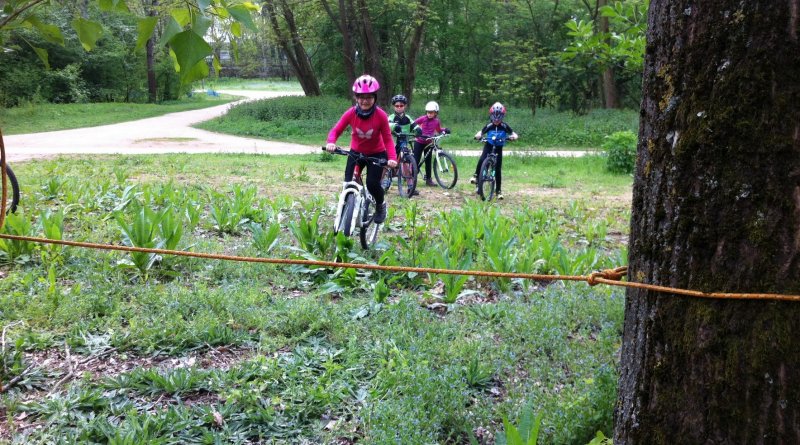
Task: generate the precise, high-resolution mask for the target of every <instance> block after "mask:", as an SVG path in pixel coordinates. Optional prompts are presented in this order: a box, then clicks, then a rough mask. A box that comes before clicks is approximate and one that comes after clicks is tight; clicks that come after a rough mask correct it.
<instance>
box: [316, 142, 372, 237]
mask: <svg viewBox="0 0 800 445" xmlns="http://www.w3.org/2000/svg"><path fill="white" fill-rule="evenodd" d="M322 149H323V150H325V147H322ZM333 153H334V154H337V155H343V156H351V157H353V158H355V159H356V160H357V161H366V162H370V163H372V164H375V165H377V166H379V167H385V166H386V162H387V161H386V159H382V158H375V157H371V156H366V155H363V154H361V153H357V152H354V151H352V150H349V151H348V150H343V149H341V148H339V147H336V150H334V151H333ZM373 219H375V198H373V197H372V195H371V194H370V193H369V190H367V187H366V186H365V185H364V181H363V180H362V178H361V166H360V165H359V164H358V163H356V166H355V169H354V170H353V180H352V181H349V182H344V183H343V184H342V193H340V194H339V203H338V204H337V206H336V219H335V220H334V221H333V232H334V233H339V232H344V234H345V236H348V237H349V236H352V235H353V232H355V230H356V229H358V236H359V238H360V240H361V248H363V249H364V250H367V249H369V248H370V247H372V246H373V245H375V241H377V239H378V232H379V231H380V226H381V224H378V223H374V222H373Z"/></svg>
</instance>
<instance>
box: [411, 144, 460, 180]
mask: <svg viewBox="0 0 800 445" xmlns="http://www.w3.org/2000/svg"><path fill="white" fill-rule="evenodd" d="M449 135H450V133H442V134H440V135H438V136H422V137H423V138H425V139H430V142H428V145H426V146H425V148H424V149H423V150H422V159H420V160H419V163H418V164H417V170H422V163H423V162H425V160H426V159H427V158H428V156H433V175H434V176H436V182H437V183H439V187H442V188H444V189H451V188H453V187H455V186H456V182H458V167H457V166H456V161H455V160H454V159H453V157H452V156H450V155H449V154H448V153H447V152H445V151H444V149H443V148H442V147H441V145H440V144H441V141H442V138H444V137H446V136H449ZM433 153H435V154H433Z"/></svg>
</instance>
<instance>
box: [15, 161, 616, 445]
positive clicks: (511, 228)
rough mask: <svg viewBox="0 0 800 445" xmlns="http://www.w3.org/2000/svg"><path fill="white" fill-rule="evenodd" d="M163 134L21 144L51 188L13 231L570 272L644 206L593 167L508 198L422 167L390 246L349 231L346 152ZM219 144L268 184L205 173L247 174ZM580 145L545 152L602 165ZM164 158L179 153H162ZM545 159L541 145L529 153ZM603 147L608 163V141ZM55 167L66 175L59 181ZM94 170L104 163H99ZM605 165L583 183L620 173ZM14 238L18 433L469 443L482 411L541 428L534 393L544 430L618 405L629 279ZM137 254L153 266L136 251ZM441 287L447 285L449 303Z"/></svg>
mask: <svg viewBox="0 0 800 445" xmlns="http://www.w3.org/2000/svg"><path fill="white" fill-rule="evenodd" d="M182 156H183V157H185V155H182ZM157 158H158V159H150V158H143V157H119V158H113V159H110V160H105V161H85V160H81V159H74V160H73V159H69V160H67V159H62V160H58V161H52V160H50V161H41V162H31V163H26V164H22V165H20V166H19V167H18V168H16V170H18V176H19V177H20V179H21V181H22V185H23V187H24V189H23V192H25V196H36V199H31V200H30V201H27V200H26V201H25V202H23V207H22V209H23V210H22V213H18V214H16V215H14V216H10V219H9V220H8V221H14V220H16V222H14V223H10V224H7V225H6V227H5V228H4V231H7V232H8V231H15V232H14V233H16V232H19V233H24V234H31V235H47V236H49V237H52V238H56V237H61V238H63V239H78V240H87V241H97V242H108V241H111V242H120V241H122V242H125V243H129V244H131V245H154V246H158V245H161V246H165V247H171V248H178V249H180V248H184V249H191V250H194V251H199V252H212V253H213V252H224V253H227V254H234V255H250V254H257V255H269V256H280V257H286V256H295V257H299V258H314V259H324V260H335V261H349V262H357V263H358V262H361V263H377V264H387V265H417V266H431V267H437V266H438V267H458V268H463V269H467V268H479V269H487V270H498V271H519V272H534V271H538V272H549V273H559V274H573V273H580V274H585V273H588V272H589V271H591V270H593V269H596V268H605V267H612V266H616V265H620V264H623V263H624V260H625V257H626V249H625V246H624V233H625V232H624V231H625V230H627V229H626V226H627V224H626V223H625V220H626V217H627V215H626V214H625V212H624V210H620V209H619V208H618V206H616V207H615V206H613V205H611V206H609V207H608V208H605V206H604V204H603V202H598V197H597V195H593V194H591V193H590V192H585V191H581V190H583V189H580V188H575V189H574V190H573V189H571V190H570V194H569V199H566V200H552V201H546V200H540V201H537V204H536V205H532V204H530V203H529V202H528V201H520V203H519V204H514V202H513V201H512V199H508V200H506V201H505V202H504V203H503V205H502V206H500V205H497V204H487V203H483V202H481V201H478V200H477V199H474V198H469V197H467V198H460V199H459V198H453V199H452V200H450V201H447V200H446V199H443V198H442V197H444V196H450V195H444V194H443V193H445V192H442V191H439V190H436V191H435V192H433V191H430V190H425V194H426V196H423V198H427V199H415V200H411V201H406V202H400V201H399V200H392V205H391V208H392V210H391V212H390V215H389V219H388V220H387V224H386V228H385V230H384V232H382V234H381V239H380V240H381V242H380V243H379V246H378V248H377V249H374V250H373V251H368V252H364V251H362V250H361V249H360V248H359V247H358V245H357V242H355V241H354V239H353V238H345V237H344V236H343V235H341V234H339V235H333V233H332V222H331V218H332V212H333V206H334V204H335V201H334V193H330V190H329V189H330V188H331V184H338V181H339V180H340V175H341V169H342V167H343V165H342V163H341V162H340V161H338V160H331V161H329V162H317V160H318V159H319V157H318V156H314V157H298V158H292V159H286V158H281V157H254V156H246V155H237V156H201V157H185V159H183V158H181V160H180V161H178V160H177V158H178V157H177V156H174V155H173V156H164V157H160V158H159V157H157ZM210 159H211V160H213V161H214V162H215V163H216V164H217V166H218V167H219V171H231V172H233V171H235V172H236V173H235V175H236V177H238V178H245V179H244V180H243V182H244V181H247V183H248V184H249V185H248V186H247V187H238V188H237V187H234V186H230V187H229V188H224V187H217V188H216V189H214V190H221V191H220V192H218V193H217V192H209V191H207V190H210V189H211V187H213V184H211V185H209V184H207V183H206V181H209V180H217V181H219V182H221V183H224V184H231V183H232V181H231V180H229V178H208V175H207V166H208V165H209V160H210ZM583 162H584V161H578V160H573V161H569V160H564V163H563V164H562V165H560V166H555V167H553V168H550V167H547V166H546V164H541V165H542V168H543V169H549V170H546V172H545V173H547V172H550V173H552V172H553V171H555V170H554V169H561V168H563V169H566V170H567V171H571V167H570V165H591V163H587V164H583ZM154 165H158V166H159V168H160V170H161V171H160V173H159V174H155V175H154V174H152V173H149V172H150V171H152V169H153V166H154ZM298 165H307V166H308V170H307V171H313V172H314V174H313V175H312V174H309V175H308V176H309V179H308V182H302V181H295V182H290V183H287V184H281V183H280V182H276V183H273V185H271V186H270V187H269V188H268V189H267V188H263V187H262V186H263V185H265V182H260V181H264V179H263V171H265V169H267V168H270V167H274V168H275V169H285V170H286V171H299V169H298V168H297V167H298ZM531 165H539V164H535V163H530V164H525V165H524V167H525V168H530V166H531ZM595 166H599V169H598V171H600V172H602V161H599V160H598V161H597V163H596V164H595ZM581 168H582V167H581ZM587 168H588V167H587ZM114 171H119V174H117V175H114V174H113V172H114ZM46 172H57V175H58V176H59V182H58V183H59V184H61V185H60V186H56V185H57V184H54V185H53V187H50V186H49V185H48V183H49V178H48V175H47V174H46ZM101 172H104V173H106V175H103V174H100V173H101ZM178 172H180V173H178ZM178 174H180V177H181V178H182V179H181V181H180V182H178V181H176V180H173V179H172V177H175V176H178ZM87 175H91V176H92V177H105V178H106V179H104V180H98V181H97V182H95V183H92V184H84V183H82V182H85V181H81V178H85V177H87ZM596 176H597V178H596V180H595V182H587V185H586V186H585V187H586V189H587V190H590V189H592V188H594V187H598V186H597V184H598V183H599V182H602V181H606V180H608V178H607V177H604V176H603V173H598V174H596ZM508 180H509V181H510V182H511V183H515V182H516V183H517V184H522V174H521V173H520V172H519V170H515V169H510V170H509V175H508ZM616 180H617V179H614V180H613V181H616ZM587 181H588V180H587ZM609 181H611V180H609ZM613 181H611V182H612V183H613ZM281 186H282V188H280V187H281ZM628 186H629V185H628ZM304 187H308V189H305V188H304ZM518 187H521V188H522V187H526V186H524V185H518ZM605 187H608V189H609V190H618V189H615V188H614V186H608V185H606V186H605ZM309 190H312V191H314V192H322V193H325V195H324V196H322V197H321V196H320V195H317V194H314V193H312V192H309ZM37 193H38V195H37ZM446 193H450V194H454V195H455V196H460V195H458V193H460V192H459V191H458V189H456V190H453V191H448V192H446ZM618 194H619V192H618V191H617V195H618ZM427 195H430V198H429V197H428V196H427ZM392 198H393V197H390V199H392ZM440 198H442V199H440ZM217 201H225V202H227V203H228V205H230V207H229V210H228V211H229V212H230V213H236V216H235V217H230V218H229V221H232V222H230V223H228V227H238V229H239V230H237V231H230V232H224V231H220V230H219V229H218V227H221V225H220V221H222V218H223V217H226V218H227V216H226V215H223V214H221V213H220V214H218V215H216V216H215V215H214V212H215V210H214V209H215V206H218V207H220V206H223V205H226V204H222V203H220V202H217ZM434 201H435V202H434ZM237 202H238V203H237ZM448 203H450V204H448ZM242 220H248V223H247V224H241V223H240V222H239V221H242ZM34 221H36V222H37V223H34ZM2 243H3V244H0V258H5V259H6V261H5V262H4V263H3V265H1V266H0V274H2V275H3V276H4V278H3V279H2V280H0V324H2V325H3V326H4V327H7V329H5V331H6V332H5V340H4V342H3V343H4V344H3V349H2V351H3V354H2V360H3V362H2V366H3V368H2V373H3V375H2V376H0V377H2V378H3V381H7V380H8V379H9V378H14V377H15V376H20V375H22V377H23V378H21V379H20V380H19V383H18V384H17V385H16V386H15V387H14V388H13V389H12V390H11V391H9V392H8V394H6V395H5V397H4V398H3V399H2V400H1V401H0V403H2V408H3V409H4V410H5V412H6V413H7V419H9V420H8V422H7V425H8V434H7V436H6V437H8V438H9V441H10V442H11V443H51V442H59V441H62V442H99V443H159V442H160V443H216V442H219V443H229V442H233V443H246V442H267V443H284V444H288V443H300V442H304V443H335V442H346V441H351V442H360V443H376V444H380V443H469V442H470V440H471V438H472V439H475V437H474V436H475V435H476V432H477V431H482V432H489V433H488V435H485V434H484V435H483V436H482V437H481V441H482V442H483V443H493V442H494V441H493V438H500V437H504V438H506V443H512V442H510V441H509V439H508V438H509V437H516V436H514V431H517V432H518V433H520V434H519V435H520V437H524V436H525V435H524V434H523V433H524V432H525V431H530V429H526V428H527V427H526V426H525V425H529V424H530V422H529V420H526V419H529V418H530V414H531V412H529V411H525V408H524V407H526V406H531V407H535V415H536V416H541V426H540V429H539V434H538V436H537V437H538V440H539V441H540V442H541V443H588V442H589V441H590V440H592V439H593V438H595V437H597V436H596V434H597V432H598V431H605V432H609V431H610V429H611V415H612V414H611V413H612V410H613V404H614V400H615V397H616V378H617V374H618V370H617V367H618V362H617V354H618V350H619V347H620V338H621V337H620V336H621V329H622V313H623V293H622V291H620V290H617V289H612V288H608V287H602V286H598V287H591V288H590V287H588V286H586V285H585V284H562V283H552V284H550V283H539V282H525V281H520V280H511V281H510V280H495V279H475V278H470V277H466V276H458V275H441V276H438V275H432V276H427V275H426V274H409V273H403V274H391V273H387V272H371V271H358V270H355V269H328V268H313V267H283V266H274V265H266V264H245V263H233V262H225V261H200V260H195V259H191V260H186V261H185V262H182V263H179V264H172V265H170V264H168V263H167V261H168V260H167V259H166V258H162V259H161V261H158V260H155V259H154V258H153V257H150V256H148V254H142V256H141V257H140V258H138V259H135V258H136V257H134V256H132V255H131V254H128V253H119V252H105V251H95V250H91V251H90V250H79V249H70V248H67V249H57V250H56V249H51V248H50V247H48V246H40V245H36V244H30V245H22V244H19V245H12V244H11V243H10V242H6V240H3V241H2ZM21 258H24V261H23V260H21ZM126 259H128V260H129V261H130V262H131V263H133V265H134V269H128V268H122V267H120V266H119V265H118V263H119V262H120V261H121V260H126ZM137 264H138V266H137ZM130 270H135V271H136V276H137V277H139V278H138V279H135V280H131V279H130V274H129V272H130ZM164 271H168V272H169V273H168V274H165V273H164ZM431 295H433V296H434V297H436V298H438V299H440V300H441V301H443V302H446V303H447V304H446V305H441V304H438V305H434V304H430V303H431V299H430V296H431ZM443 306H444V307H443ZM65 345H69V348H70V351H71V354H72V355H73V359H74V360H73V366H78V368H77V369H75V370H74V371H75V372H74V374H69V372H70V371H69V365H67V363H66V362H65V361H64V360H63V357H64V349H65ZM100 354H105V355H100ZM45 357H54V358H56V359H53V360H50V361H45V360H46V359H45ZM58 357H61V359H58ZM79 363H84V364H83V365H76V364H79ZM65 378H66V379H65ZM62 379H65V380H64V381H63V383H62V384H60V386H58V387H56V386H55V384H56V382H59V381H60V380H62ZM51 390H52V391H51ZM526 416H527V417H526ZM504 419H505V420H506V422H505V423H504ZM31 425H45V426H46V427H44V428H35V427H31ZM465 426H468V427H467V428H465ZM512 427H513V428H512ZM527 437H528V438H529V437H530V435H528V436H527ZM476 440H477V439H476ZM526 443H529V442H526Z"/></svg>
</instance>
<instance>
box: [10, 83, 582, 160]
mask: <svg viewBox="0 0 800 445" xmlns="http://www.w3.org/2000/svg"><path fill="white" fill-rule="evenodd" d="M220 92H221V93H227V94H232V95H237V96H245V97H246V99H242V100H243V101H246V100H256V99H262V98H267V97H277V96H285V95H292V94H302V93H301V92H296V93H293V92H268V91H247V90H242V91H239V90H235V91H234V90H221V91H220ZM234 103H238V102H234ZM230 106H231V104H226V105H220V106H216V107H211V108H204V109H202V110H193V111H182V112H179V113H170V114H165V115H163V116H158V117H151V118H147V119H141V120H137V121H130V122H123V123H120V124H112V125H102V126H99V127H88V128H78V129H74V130H61V131H50V132H45V133H31V134H20V135H13V136H3V139H4V141H5V147H6V159H8V162H9V163H13V162H20V161H25V160H30V159H41V158H47V157H50V156H54V155H58V154H115V153H119V154H143V153H262V154H263V153H269V154H306V153H315V152H317V151H318V150H319V147H318V146H308V145H300V144H292V143H288V142H273V141H265V140H263V139H253V138H245V137H239V136H230V135H225V134H219V133H212V132H210V131H206V130H200V129H197V128H192V127H191V125H193V124H196V123H198V122H203V121H206V120H209V119H213V118H215V117H218V116H221V115H223V114H225V113H226V112H227V110H228V109H229V108H230ZM456 154H459V155H462V156H476V155H478V154H480V152H478V151H456ZM541 154H543V155H546V156H583V155H585V154H586V153H585V152H581V151H546V152H541Z"/></svg>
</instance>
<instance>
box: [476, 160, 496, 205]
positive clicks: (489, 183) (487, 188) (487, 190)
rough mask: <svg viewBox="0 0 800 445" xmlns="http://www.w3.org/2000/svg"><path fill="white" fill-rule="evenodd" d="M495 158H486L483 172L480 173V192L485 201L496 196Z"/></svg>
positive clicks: (482, 165) (482, 166) (482, 168)
mask: <svg viewBox="0 0 800 445" xmlns="http://www.w3.org/2000/svg"><path fill="white" fill-rule="evenodd" d="M494 163H495V161H494V159H492V158H491V157H490V158H486V160H485V161H483V164H481V172H480V174H479V175H478V194H479V195H481V199H483V200H484V201H491V200H492V198H494V191H495V179H494V169H495V164H494Z"/></svg>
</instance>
